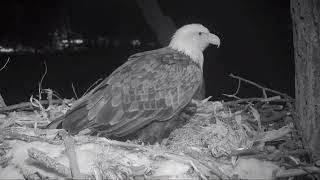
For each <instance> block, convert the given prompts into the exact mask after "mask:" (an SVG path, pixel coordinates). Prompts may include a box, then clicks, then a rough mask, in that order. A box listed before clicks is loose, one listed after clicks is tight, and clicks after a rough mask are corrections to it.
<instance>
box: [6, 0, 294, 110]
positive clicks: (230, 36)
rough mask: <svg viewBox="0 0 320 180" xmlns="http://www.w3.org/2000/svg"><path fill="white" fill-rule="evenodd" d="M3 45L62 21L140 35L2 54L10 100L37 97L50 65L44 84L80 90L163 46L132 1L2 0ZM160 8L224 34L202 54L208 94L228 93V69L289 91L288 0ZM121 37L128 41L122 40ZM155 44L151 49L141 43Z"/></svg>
mask: <svg viewBox="0 0 320 180" xmlns="http://www.w3.org/2000/svg"><path fill="white" fill-rule="evenodd" d="M0 3H1V4H0V17H1V28H0V45H1V42H10V43H11V44H15V43H23V44H26V45H30V46H35V47H41V46H43V45H45V44H46V43H48V42H50V37H49V36H48V34H50V33H52V32H54V30H55V29H58V28H59V27H61V26H65V25H67V26H69V28H70V29H71V30H72V31H74V32H76V33H77V34H80V35H81V36H82V37H83V38H88V39H94V38H97V37H99V36H106V37H110V39H112V40H120V41H121V42H122V41H124V40H130V39H132V40H133V39H139V40H140V41H141V42H142V45H141V46H140V47H138V48H137V47H135V48H134V47H132V46H130V44H129V43H128V44H126V43H122V44H121V46H118V47H109V48H105V49H103V50H101V49H94V48H91V49H89V50H87V51H81V52H69V51H67V52H59V53H37V54H0V67H1V66H2V64H4V63H5V61H6V59H7V57H10V58H11V60H10V62H9V64H8V65H7V66H6V68H5V70H3V71H1V72H0V83H1V85H0V93H1V95H2V96H3V97H4V99H5V101H6V102H7V104H13V103H18V102H21V101H27V100H28V99H29V97H30V96H31V95H32V94H33V95H36V93H37V88H38V82H39V81H40V78H41V75H42V74H43V71H44V62H46V64H47V66H48V74H47V75H46V77H45V79H44V81H43V84H42V88H51V89H53V90H55V91H56V92H57V93H59V94H60V96H62V97H65V98H71V97H72V96H73V92H72V88H71V83H73V84H74V86H75V88H76V91H77V93H78V95H81V94H83V93H84V92H85V90H86V89H87V88H88V87H89V86H90V85H91V84H92V83H94V82H95V81H96V80H97V79H99V78H104V77H106V76H108V75H109V74H110V73H111V72H112V71H113V70H114V69H115V68H117V67H118V66H119V65H121V64H122V63H123V62H125V61H126V58H127V57H128V56H129V55H131V54H133V53H135V52H139V51H143V50H151V49H154V48H159V47H161V46H160V45H159V43H157V42H156V41H157V40H156V37H155V35H154V34H153V32H152V31H151V29H150V27H149V26H148V24H147V23H146V22H145V20H144V17H143V15H142V13H141V10H140V9H139V8H138V6H137V4H136V2H135V1H127V0H92V1H88V0H68V1H62V0H56V1H45V0H33V1H26V0H24V1H23V0H20V1H19V0H8V1H1V2H0ZM160 5H161V9H162V10H163V12H164V13H165V14H166V15H167V16H170V17H171V18H172V20H173V21H174V23H175V24H176V26H177V27H180V26H182V25H184V24H188V23H201V24H203V25H204V26H206V27H207V28H208V29H209V30H210V31H211V32H212V33H214V34H216V35H218V36H219V37H220V39H221V47H220V48H218V49H217V48H215V47H209V48H207V50H206V51H205V52H204V56H205V64H204V76H205V81H206V92H207V96H209V95H211V96H213V99H214V100H221V99H223V98H224V97H223V96H221V94H223V93H229V94H232V93H233V92H234V91H235V90H236V88H237V81H236V80H234V79H232V78H230V77H228V75H229V74H230V73H233V74H236V75H239V76H242V77H244V78H246V79H249V80H252V81H255V82H258V83H259V84H261V85H263V86H266V87H269V88H271V89H275V90H278V91H282V92H284V93H288V94H289V95H291V96H294V60H293V44H292V28H291V17H290V8H289V0H282V1H277V0H241V1H234V0H225V1H214V0H210V1H209V0H208V1H201V0H198V1H182V0H176V1H173V0H161V2H160ZM124 42H126V41H124ZM151 42H154V43H155V46H154V47H150V46H147V45H146V44H148V43H151ZM239 96H240V97H257V96H262V94H261V91H260V90H258V89H256V88H252V87H251V86H247V85H245V84H243V86H242V89H241V91H240V94H239Z"/></svg>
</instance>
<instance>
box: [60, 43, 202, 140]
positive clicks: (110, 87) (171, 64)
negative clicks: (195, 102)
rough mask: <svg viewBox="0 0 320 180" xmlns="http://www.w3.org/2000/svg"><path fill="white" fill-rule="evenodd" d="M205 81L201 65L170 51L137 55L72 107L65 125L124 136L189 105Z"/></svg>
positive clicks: (162, 119)
mask: <svg viewBox="0 0 320 180" xmlns="http://www.w3.org/2000/svg"><path fill="white" fill-rule="evenodd" d="M201 80H202V72H201V69H200V67H199V66H198V65H197V64H196V63H194V62H193V61H192V60H191V59H190V58H189V57H188V56H185V55H183V54H181V53H179V52H177V51H174V50H172V49H169V48H162V49H159V50H154V51H148V52H144V53H138V54H135V55H133V56H131V57H130V58H129V60H128V61H127V62H126V63H124V64H123V65H122V66H120V67H119V68H118V69H116V70H115V71H114V72H113V73H112V74H111V75H110V76H109V77H108V78H107V79H105V80H104V81H103V82H101V83H100V84H99V85H98V86H97V87H96V88H94V89H93V90H92V91H91V92H90V93H88V94H87V95H86V97H84V98H82V100H81V101H80V102H79V103H77V104H76V106H73V107H72V108H71V110H70V111H69V112H67V114H66V115H65V120H64V121H63V127H64V128H65V129H67V130H69V131H70V132H71V133H77V132H79V131H80V130H82V129H84V128H88V127H94V128H96V129H98V130H99V131H102V132H104V133H106V134H110V135H115V136H119V137H122V136H125V135H128V134H129V133H132V132H134V131H135V130H137V129H139V128H141V127H143V126H145V125H146V124H148V123H150V122H152V121H154V120H159V121H164V120H167V119H169V118H171V117H172V116H174V115H175V114H176V113H177V112H178V111H180V110H181V109H182V108H183V107H185V106H186V105H187V104H188V103H189V102H190V100H191V98H192V96H193V95H194V93H195V92H196V90H197V89H198V87H199V85H200V84H201Z"/></svg>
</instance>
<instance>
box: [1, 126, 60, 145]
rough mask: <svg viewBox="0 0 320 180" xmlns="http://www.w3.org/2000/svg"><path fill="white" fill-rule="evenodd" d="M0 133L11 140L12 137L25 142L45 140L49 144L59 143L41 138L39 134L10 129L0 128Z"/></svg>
mask: <svg viewBox="0 0 320 180" xmlns="http://www.w3.org/2000/svg"><path fill="white" fill-rule="evenodd" d="M0 135H1V136H3V137H4V139H6V140H12V139H17V140H21V141H25V142H34V141H39V142H47V143H49V144H55V145H57V144H61V142H59V141H54V140H51V139H47V138H43V137H41V136H29V135H26V134H21V133H18V132H15V131H14V130H12V129H1V131H0Z"/></svg>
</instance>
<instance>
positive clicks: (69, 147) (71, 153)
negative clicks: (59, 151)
mask: <svg viewBox="0 0 320 180" xmlns="http://www.w3.org/2000/svg"><path fill="white" fill-rule="evenodd" d="M64 146H65V147H66V153H67V156H68V158H69V164H70V169H71V176H72V178H73V179H83V176H82V175H81V173H80V170H79V165H78V162H77V155H76V151H75V147H74V140H73V139H72V137H71V136H69V135H68V136H66V137H65V139H64Z"/></svg>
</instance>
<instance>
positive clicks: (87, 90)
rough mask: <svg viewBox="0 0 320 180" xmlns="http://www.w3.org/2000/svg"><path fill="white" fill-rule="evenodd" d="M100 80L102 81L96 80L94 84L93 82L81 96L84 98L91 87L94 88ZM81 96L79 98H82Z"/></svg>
mask: <svg viewBox="0 0 320 180" xmlns="http://www.w3.org/2000/svg"><path fill="white" fill-rule="evenodd" d="M102 80H103V79H102V78H100V79H98V80H96V82H94V83H93V84H92V85H91V86H90V87H89V88H88V89H87V90H86V92H84V93H83V95H82V96H85V95H86V94H87V93H88V92H89V91H90V90H91V89H92V87H93V86H95V85H96V84H98V83H100V82H101V81H102ZM82 96H81V97H82Z"/></svg>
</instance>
